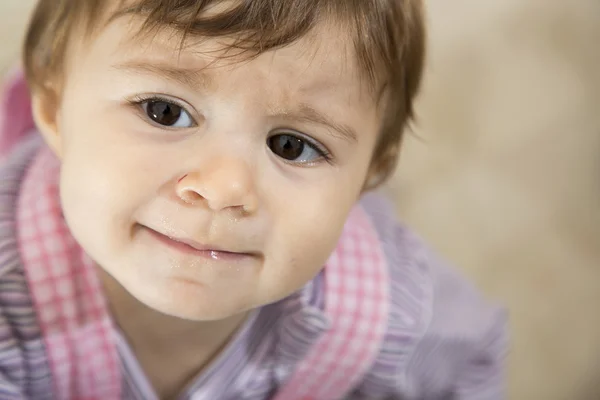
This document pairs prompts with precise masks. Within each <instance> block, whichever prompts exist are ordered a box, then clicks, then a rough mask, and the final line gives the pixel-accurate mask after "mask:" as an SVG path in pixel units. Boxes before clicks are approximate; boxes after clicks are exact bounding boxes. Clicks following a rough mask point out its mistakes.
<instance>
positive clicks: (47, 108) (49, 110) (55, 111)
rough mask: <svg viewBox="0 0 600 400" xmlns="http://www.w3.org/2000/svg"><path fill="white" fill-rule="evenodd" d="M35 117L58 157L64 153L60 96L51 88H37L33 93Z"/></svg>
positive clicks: (32, 100)
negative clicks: (60, 124)
mask: <svg viewBox="0 0 600 400" xmlns="http://www.w3.org/2000/svg"><path fill="white" fill-rule="evenodd" d="M31 109H32V113H33V119H34V120H35V124H36V126H37V128H38V129H39V131H40V133H41V134H42V136H43V137H44V140H45V141H46V143H47V144H48V146H49V147H50V148H51V149H52V151H53V152H54V153H55V154H56V156H57V157H59V158H60V157H61V153H62V137H61V135H60V130H59V118H60V116H59V114H60V97H59V95H58V93H57V92H56V91H55V90H54V89H51V88H44V89H41V90H35V91H34V92H33V93H32V95H31Z"/></svg>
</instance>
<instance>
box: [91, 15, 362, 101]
mask: <svg viewBox="0 0 600 400" xmlns="http://www.w3.org/2000/svg"><path fill="white" fill-rule="evenodd" d="M142 24H143V19H141V18H138V17H134V18H122V19H120V20H115V21H114V22H113V23H112V24H111V26H109V27H107V32H106V33H104V35H105V36H106V37H104V38H102V40H106V41H108V42H112V41H113V39H118V41H117V42H116V46H115V47H114V52H113V54H112V56H113V57H112V58H113V59H114V60H115V65H116V66H119V67H122V66H124V67H125V68H122V69H126V70H127V69H129V70H135V69H144V68H146V69H152V68H154V69H156V68H157V67H159V68H162V70H163V71H162V72H165V73H167V74H169V75H171V76H175V75H177V74H179V77H180V78H181V79H186V77H185V76H184V75H183V74H182V73H187V75H188V77H190V78H193V77H195V78H205V79H204V80H205V81H206V83H209V80H210V79H207V78H206V77H213V78H218V77H219V76H223V75H226V74H228V73H230V72H232V71H234V70H239V69H243V68H249V67H250V66H252V69H253V71H255V72H257V73H259V74H260V75H262V77H263V78H264V79H265V81H271V82H273V83H277V84H280V85H285V86H286V87H288V88H289V89H291V90H292V91H302V90H307V91H315V90H327V89H333V90H336V89H337V90H338V91H343V92H351V91H354V92H356V93H355V94H356V95H359V93H358V92H363V91H365V92H369V89H368V87H367V85H366V84H365V82H364V80H363V79H361V74H360V72H359V70H358V65H357V63H356V62H355V56H354V54H353V49H352V47H351V46H350V45H348V42H347V41H346V40H344V37H343V35H341V34H339V33H336V32H335V28H333V27H328V26H327V25H325V24H323V25H322V26H317V27H315V29H314V30H311V31H310V32H307V34H306V35H305V36H303V37H301V38H299V39H298V40H296V41H294V42H292V43H290V44H287V45H285V46H282V47H279V48H276V49H271V50H268V51H266V52H263V53H260V52H256V51H254V50H253V49H240V48H239V47H236V37H228V36H223V37H199V36H192V35H187V36H184V35H183V33H182V32H180V31H177V30H174V29H172V28H169V27H166V26H164V27H160V28H158V29H157V30H156V31H154V32H153V33H152V34H151V35H146V34H139V32H140V29H141V25H142ZM130 67H132V68H130Z"/></svg>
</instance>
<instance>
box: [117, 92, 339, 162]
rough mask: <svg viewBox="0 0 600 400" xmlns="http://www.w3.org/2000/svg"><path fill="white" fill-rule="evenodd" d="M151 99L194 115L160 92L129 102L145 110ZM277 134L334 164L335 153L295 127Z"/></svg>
mask: <svg viewBox="0 0 600 400" xmlns="http://www.w3.org/2000/svg"><path fill="white" fill-rule="evenodd" d="M150 101H162V102H166V103H171V104H174V105H176V106H178V107H181V108H182V109H183V110H185V111H186V112H187V113H188V114H189V115H190V117H192V113H191V112H189V111H188V108H189V106H187V105H186V104H184V103H183V102H181V101H178V100H176V99H173V98H171V97H167V96H161V95H158V94H150V95H137V96H135V97H134V98H132V99H130V100H128V103H129V104H130V105H131V106H133V107H135V108H137V109H138V110H141V111H143V109H142V105H143V104H144V103H147V102H150ZM192 120H193V122H194V124H196V125H197V122H196V121H195V120H194V118H193V117H192ZM161 128H163V129H165V127H164V126H161ZM276 135H289V136H292V137H295V138H297V139H300V140H303V141H305V142H306V143H307V144H308V145H309V146H311V147H312V148H313V149H314V150H316V151H317V153H319V155H320V156H321V157H322V158H323V161H325V162H327V163H328V164H333V155H332V154H331V152H330V151H329V150H328V149H327V148H326V147H325V146H323V145H322V144H321V143H319V142H317V141H316V140H314V139H312V138H310V137H308V136H306V135H303V134H300V133H298V132H296V131H295V130H293V129H286V128H281V129H278V130H277V133H276V134H273V135H270V136H269V137H273V136H276ZM289 163H293V162H289Z"/></svg>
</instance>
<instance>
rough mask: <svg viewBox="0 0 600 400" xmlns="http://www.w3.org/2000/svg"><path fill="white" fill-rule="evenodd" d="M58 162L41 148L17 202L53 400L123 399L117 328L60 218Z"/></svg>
mask: <svg viewBox="0 0 600 400" xmlns="http://www.w3.org/2000/svg"><path fill="white" fill-rule="evenodd" d="M58 177H59V163H58V161H57V160H56V159H55V157H54V155H52V154H51V153H50V151H49V150H47V149H44V150H42V151H41V152H40V153H39V154H38V155H37V156H36V158H35V159H34V162H33V164H32V165H31V167H30V169H29V171H28V173H27V175H26V177H25V180H24V182H23V186H22V189H21V193H20V196H19V200H18V210H17V224H18V225H17V226H18V236H19V247H20V251H21V256H22V260H23V264H24V267H25V274H26V276H27V281H28V283H29V286H30V290H31V294H32V298H33V303H34V306H35V309H36V312H37V317H38V320H39V324H40V327H41V330H42V335H43V338H44V343H45V345H46V351H47V354H48V359H49V364H50V368H51V370H52V374H53V381H54V386H55V396H54V398H56V399H60V400H70V399H73V400H75V399H77V400H80V399H98V400H100V399H119V398H120V393H121V376H120V369H119V364H118V358H117V357H118V356H117V350H116V346H115V343H114V336H113V334H114V329H113V325H112V322H111V319H110V315H109V312H108V308H107V305H106V303H105V300H104V297H103V293H102V289H101V283H100V281H99V279H98V277H97V276H96V273H95V271H94V265H93V262H92V261H91V260H90V259H89V258H88V257H87V256H86V255H85V254H84V253H83V251H82V250H81V248H80V246H78V244H77V243H76V242H75V240H74V239H73V237H72V236H71V234H70V232H69V229H68V228H67V226H66V223H65V221H64V219H63V218H62V211H61V207H60V201H59V193H58Z"/></svg>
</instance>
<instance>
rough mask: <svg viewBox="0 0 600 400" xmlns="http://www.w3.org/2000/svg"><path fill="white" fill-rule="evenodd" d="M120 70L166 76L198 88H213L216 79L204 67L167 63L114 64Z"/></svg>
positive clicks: (187, 85)
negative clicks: (184, 66)
mask: <svg viewBox="0 0 600 400" xmlns="http://www.w3.org/2000/svg"><path fill="white" fill-rule="evenodd" d="M113 68H115V69H117V70H119V71H125V72H127V73H132V74H144V75H152V76H157V77H159V78H165V79H168V80H170V81H172V82H175V83H177V84H180V85H183V86H186V87H193V88H198V89H204V90H206V89H212V88H214V87H215V82H214V80H213V79H212V78H211V77H210V76H209V75H208V74H207V73H206V72H204V70H203V69H202V68H183V67H176V66H173V65H169V64H165V63H156V62H147V61H127V62H124V63H121V64H116V65H113Z"/></svg>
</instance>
